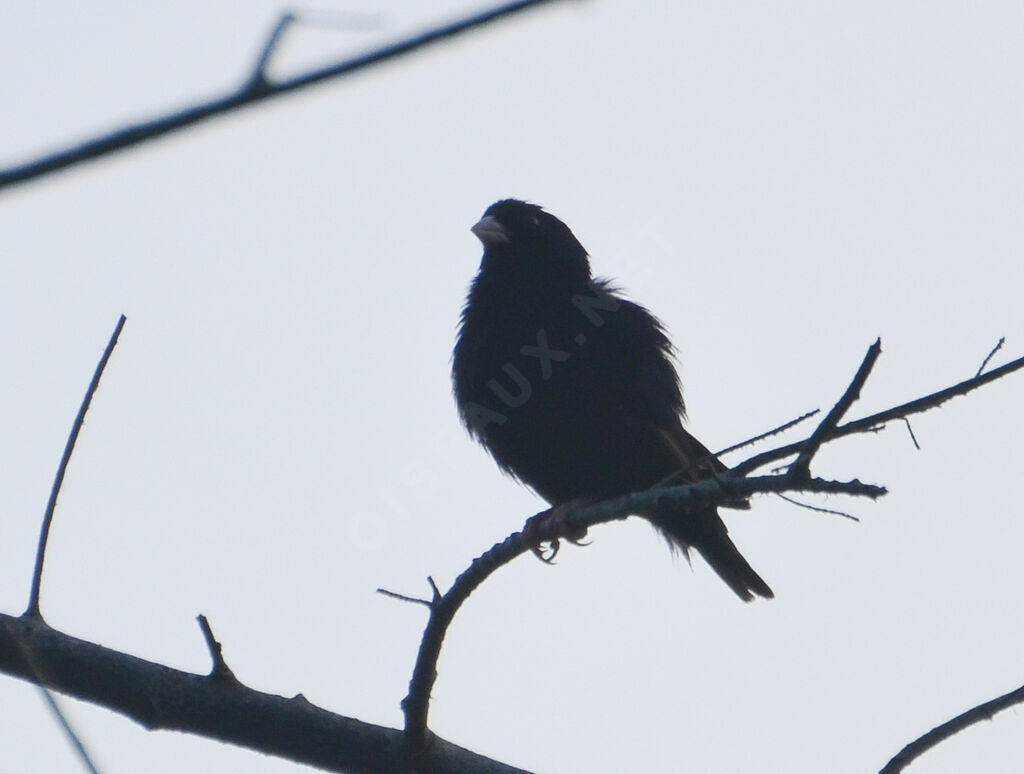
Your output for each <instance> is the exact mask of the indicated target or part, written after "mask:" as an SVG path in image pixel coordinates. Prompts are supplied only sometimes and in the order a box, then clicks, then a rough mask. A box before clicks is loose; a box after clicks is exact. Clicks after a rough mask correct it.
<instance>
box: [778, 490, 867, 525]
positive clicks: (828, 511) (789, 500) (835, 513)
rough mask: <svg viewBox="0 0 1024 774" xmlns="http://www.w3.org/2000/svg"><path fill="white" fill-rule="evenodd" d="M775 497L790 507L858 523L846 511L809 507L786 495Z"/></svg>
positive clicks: (818, 506)
mask: <svg viewBox="0 0 1024 774" xmlns="http://www.w3.org/2000/svg"><path fill="white" fill-rule="evenodd" d="M776 497H781V498H782V499H783V500H785V501H786V502H787V503H789V504H790V505H795V506H797V507H798V508H806V509H807V510H809V511H814V512H815V513H825V514H828V515H829V516H842V517H843V518H844V519H849V520H850V521H857V522H859V521H860V519H858V518H857V517H856V516H854V515H853V514H852V513H847V512H846V511H836V510H833V509H832V508H823V507H822V506H820V505H811V504H810V503H802V502H800V501H799V500H797V499H796V498H794V497H786V495H784V494H778V493H776Z"/></svg>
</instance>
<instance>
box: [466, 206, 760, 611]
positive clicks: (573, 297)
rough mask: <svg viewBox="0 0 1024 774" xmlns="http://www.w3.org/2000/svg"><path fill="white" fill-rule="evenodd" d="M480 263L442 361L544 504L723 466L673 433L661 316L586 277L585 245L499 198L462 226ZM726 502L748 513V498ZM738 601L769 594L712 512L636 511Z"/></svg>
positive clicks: (509, 468) (502, 453)
mask: <svg viewBox="0 0 1024 774" xmlns="http://www.w3.org/2000/svg"><path fill="white" fill-rule="evenodd" d="M472 231H473V233H474V234H476V236H477V237H478V238H479V239H480V241H481V242H482V243H483V247H484V254H483V259H482V260H481V262H480V271H479V272H478V274H477V275H476V278H475V279H474V280H473V283H472V285H471V287H470V290H469V295H468V297H467V299H466V305H465V308H464V309H463V311H462V318H461V326H460V329H459V335H458V341H457V343H456V345H455V353H454V356H453V363H452V379H453V382H454V391H455V399H456V402H457V403H458V408H459V413H460V415H461V417H462V420H463V422H464V423H465V425H466V427H467V428H468V429H469V431H470V433H471V434H472V435H473V436H474V437H475V438H476V439H477V440H478V441H480V443H482V444H483V445H484V446H485V447H486V448H487V450H488V451H489V452H490V453H491V455H492V456H493V457H494V459H495V460H496V461H497V463H498V465H499V466H500V467H501V468H502V469H503V470H505V471H506V472H508V473H511V474H512V475H513V476H515V477H516V478H518V479H519V480H521V481H523V482H524V483H526V484H527V485H529V486H530V487H532V488H533V489H534V490H535V491H536V492H537V493H538V494H539V495H540V496H541V497H543V498H544V499H545V500H547V501H548V502H549V503H550V504H551V505H552V506H553V507H552V510H551V511H550V512H549V513H555V512H558V511H559V509H566V508H569V507H571V506H573V505H577V504H581V503H586V502H594V501H597V500H603V499H607V498H611V497H616V496H618V495H623V494H627V493H629V492H636V491H641V490H644V489H647V488H648V487H651V486H654V485H655V484H658V483H661V482H663V481H666V480H672V481H674V482H676V483H682V482H690V481H697V480H700V479H702V478H707V477H709V476H711V475H714V474H715V473H720V472H724V471H726V470H727V468H726V467H725V466H724V465H723V464H722V463H721V462H719V461H718V460H717V459H716V458H715V457H714V456H713V455H712V454H711V453H710V452H709V451H708V450H707V448H705V447H704V445H703V444H701V443H700V441H698V440H697V439H695V438H694V437H693V436H692V435H690V434H689V433H688V432H686V430H684V429H683V425H682V418H683V416H684V413H685V408H684V405H683V398H682V393H681V390H680V385H679V379H678V377H677V375H676V371H675V368H674V366H673V363H672V345H671V343H670V342H669V340H668V338H667V337H666V335H665V330H664V328H663V327H662V325H661V323H660V322H659V321H658V320H657V319H656V318H655V317H654V316H653V315H651V314H650V312H648V311H647V310H646V309H644V308H643V307H642V306H639V305H637V304H635V303H632V302H631V301H627V300H626V299H625V298H624V297H623V296H622V295H620V294H619V293H618V292H617V291H616V290H615V288H614V287H612V286H611V285H610V284H609V282H608V281H607V280H604V279H595V278H593V277H591V274H590V263H589V261H588V257H587V251H586V250H585V249H584V248H583V246H582V245H581V244H580V243H579V241H578V240H577V239H576V237H575V236H574V235H573V233H572V232H571V231H570V230H569V228H568V226H566V225H565V224H564V223H562V221H560V220H559V219H558V218H556V217H555V216H554V215H551V214H550V213H548V212H545V211H544V210H543V209H542V208H541V207H539V206H536V205H534V204H528V203H526V202H522V201H518V200H516V199H504V200H502V201H499V202H495V203H494V204H492V205H491V206H490V207H488V208H487V211H486V212H485V213H484V216H483V218H482V219H481V220H480V221H479V222H478V223H477V224H476V225H475V226H473V228H472ZM731 505H732V506H733V507H749V506H748V505H747V504H746V503H745V502H743V503H732V504H731ZM646 518H648V519H649V520H650V521H651V522H652V523H653V524H654V526H655V527H656V528H658V529H659V530H660V531H661V532H662V534H664V536H665V537H666V538H667V539H668V541H669V543H670V544H671V545H672V546H674V547H676V548H679V549H681V550H682V551H684V552H686V551H687V550H688V549H689V548H691V547H692V548H694V549H696V550H697V552H698V553H699V554H700V555H701V556H703V557H704V559H705V560H707V562H708V564H710V565H711V567H712V569H714V571H715V572H716V573H718V575H719V576H720V577H721V578H722V580H724V581H725V582H726V584H728V586H729V588H731V589H732V590H733V591H734V592H735V593H736V594H737V595H738V596H739V597H740V598H741V599H743V600H747V601H749V600H751V599H753V597H754V595H755V594H757V595H759V596H762V597H772V596H773V594H772V590H771V589H770V588H769V587H768V584H766V583H765V582H764V581H763V580H762V579H761V577H760V576H759V575H758V574H757V573H756V572H755V571H754V570H753V568H751V566H750V565H749V564H748V563H747V560H746V559H744V558H743V555H742V554H740V552H739V550H738V549H737V548H736V546H735V545H734V544H733V542H732V540H731V539H730V538H729V535H728V531H727V530H726V528H725V524H724V523H723V522H722V520H721V518H720V517H719V515H718V511H717V509H716V508H714V507H706V508H699V509H689V510H686V511H665V512H659V513H657V514H646Z"/></svg>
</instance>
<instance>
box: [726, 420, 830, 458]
mask: <svg viewBox="0 0 1024 774" xmlns="http://www.w3.org/2000/svg"><path fill="white" fill-rule="evenodd" d="M820 413H821V409H814V410H813V411H808V412H807V413H806V414H801V415H800V416H798V417H797V418H796V419H791V420H789V421H788V422H785V423H784V424H781V425H779V426H778V427H776V428H773V429H772V430H769V431H768V432H766V433H761V434H760V435H755V436H754V437H753V438H748V439H747V440H745V441H740V442H739V443H735V444H733V445H732V446H726V447H725V448H724V449H722V450H721V451H717V452H715V455H714V456H716V457H721V456H723V455H726V454H729V453H731V452H734V451H739V450H740V449H744V448H746V447H747V446H753V445H754V444H755V443H757V442H758V441H763V440H764V439H765V438H771V437H772V436H773V435H778V434H779V433H784V432H786V431H787V430H789V429H790V428H791V427H795V426H796V425H799V424H800V423H801V422H803V421H804V420H807V419H810V418H811V417H813V416H814V415H815V414H820Z"/></svg>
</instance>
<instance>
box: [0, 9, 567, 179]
mask: <svg viewBox="0 0 1024 774" xmlns="http://www.w3.org/2000/svg"><path fill="white" fill-rule="evenodd" d="M551 1H552V0H516V1H515V2H509V3H504V4H503V5H499V6H496V7H494V8H490V9H488V10H486V11H481V12H479V13H477V14H473V15H470V16H466V17H464V18H462V19H459V20H457V21H454V22H450V23H448V24H442V25H440V26H438V27H434V28H432V29H429V30H426V31H424V32H420V33H417V34H415V35H412V36H410V37H407V38H403V39H401V40H397V41H395V42H393V43H389V44H387V45H385V46H382V47H380V48H377V49H374V50H372V51H368V52H366V53H364V54H359V55H357V56H354V57H351V58H349V59H343V60H341V61H339V62H336V63H334V64H331V65H327V66H325V67H320V68H317V69H314V70H309V71H307V72H304V73H301V74H299V75H296V76H294V77H292V78H287V79H285V80H282V81H279V82H277V83H270V82H269V81H267V79H266V77H265V74H264V72H263V68H264V67H265V65H266V61H267V59H268V58H269V56H270V53H271V52H272V51H273V47H274V46H275V45H276V43H277V41H278V40H279V39H280V36H281V33H283V31H284V29H285V28H286V27H287V26H288V24H289V23H290V21H289V20H287V15H286V16H285V17H282V19H281V21H279V22H278V25H277V26H276V27H275V28H274V32H273V33H272V35H271V37H270V40H269V41H268V43H267V44H265V45H264V47H263V49H262V51H261V53H260V56H259V57H258V59H257V62H256V66H255V68H254V70H253V71H252V72H251V73H250V75H249V77H248V78H247V79H246V80H245V82H244V83H243V84H242V85H241V86H240V87H239V88H237V89H235V90H234V91H232V92H229V93H228V94H225V95H223V96H221V97H217V98H215V99H211V100H209V101H207V102H200V103H197V104H194V105H190V106H188V107H185V108H181V109H180V110H176V111H174V112H172V113H168V114H167V115H164V116H160V117H158V118H154V119H152V120H150V121H144V122H142V123H138V124H133V125H129V126H125V127H122V128H120V129H116V130H114V131H113V132H109V133H108V134H103V135H100V136H99V137H94V138H92V139H90V140H86V141H84V142H81V143H79V144H77V145H73V146H71V147H69V148H65V149H63V150H59V151H56V152H54V153H49V154H46V155H44V156H40V157H39V158H36V159H33V160H31V161H27V162H25V163H24V164H19V165H16V166H13V167H9V168H8V169H3V170H0V189H4V188H7V187H9V186H12V185H15V184H16V183H24V182H26V181H28V180H33V179H35V178H38V177H42V176H43V175H47V174H51V173H53V172H57V171H58V170H61V169H64V168H66V167H70V166H72V165H74V164H80V163H82V162H83V161H90V160H92V159H97V158H100V157H102V156H107V155H109V154H111V153H114V152H116V151H120V150H124V149H126V148H130V147H133V146H135V145H139V144H141V143H143V142H147V141H149V140H154V139H156V138H157V137H161V136H163V135H165V134H168V133H170V132H173V131H177V130H179V129H184V128H185V127H187V126H191V125H192V124H196V123H199V122H200V121H205V120H206V119H208V118H213V117H214V116H217V115H221V114H224V113H229V112H231V111H233V110H238V109H239V108H242V107H245V106H246V105H251V104H254V103H256V102H262V101H263V100H266V99H270V98H272V97H280V96H281V95H283V94H288V93H289V92H292V91H297V90H299V89H304V88H306V87H308V86H312V85H314V84H317V83H320V82H321V81H326V80H329V79H331V78H338V77H340V76H344V75H348V74H350V73H354V72H356V71H358V70H363V69H365V68H367V67H372V66H373V65H378V64H381V63H382V62H387V61H389V60H391V59H397V58H398V57H400V56H404V55H405V54H410V53H412V52H414V51H418V50H419V49H422V48H426V47H427V46H431V45H433V44H435V43H440V42H441V41H444V40H448V39H449V38H453V37H455V36H456V35H461V34H462V33H464V32H469V31H470V30H473V29H476V28H478V27H483V26H485V25H487V24H490V23H491V22H495V21H499V20H501V19H504V18H506V17H509V16H512V15H513V14H516V13H519V12H520V11H525V10H527V9H530V8H534V7H536V6H540V5H543V4H545V3H548V2H551Z"/></svg>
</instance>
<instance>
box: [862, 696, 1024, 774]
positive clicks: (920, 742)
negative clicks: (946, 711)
mask: <svg viewBox="0 0 1024 774" xmlns="http://www.w3.org/2000/svg"><path fill="white" fill-rule="evenodd" d="M1022 703H1024V685H1022V686H1021V687H1020V688H1017V689H1016V690H1014V691H1010V692H1009V693H1004V694H1003V695H1002V696H999V697H997V698H995V699H992V700H991V701H986V702H984V703H982V704H979V705H978V706H977V707H972V708H971V709H969V710H967V711H966V712H963V713H961V714H959V715H957V716H956V717H955V718H953V719H952V720H948V721H946V722H945V723H943V724H942V725H939V726H936V727H935V728H933V729H932V730H931V731H929V732H928V733H927V734H925V735H924V736H922V737H919V738H918V739H915V740H914V741H913V742H911V743H910V744H908V745H907V746H906V747H904V748H903V749H902V750H900V751H899V753H897V754H896V756H895V757H894V758H893V759H892V760H891V761H889V762H888V763H887V764H885V766H883V767H882V770H881V771H880V772H879V774H897V773H898V772H900V771H903V770H904V769H905V768H906V767H907V766H909V765H910V764H911V763H913V762H914V761H915V760H917V759H918V758H920V757H921V756H922V755H924V754H925V753H926V752H928V750H930V749H932V748H933V747H935V746H936V745H938V744H940V743H941V742H944V741H945V740H947V739H949V738H950V737H951V736H953V735H954V734H957V733H959V732H961V731H963V730H964V729H965V728H967V727H968V726H972V725H974V724H975V723H977V722H979V721H982V720H991V719H992V718H993V717H994V716H995V715H996V713H998V712H1002V711H1003V710H1004V709H1009V708H1010V707H1012V706H1014V705H1015V704H1022Z"/></svg>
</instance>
